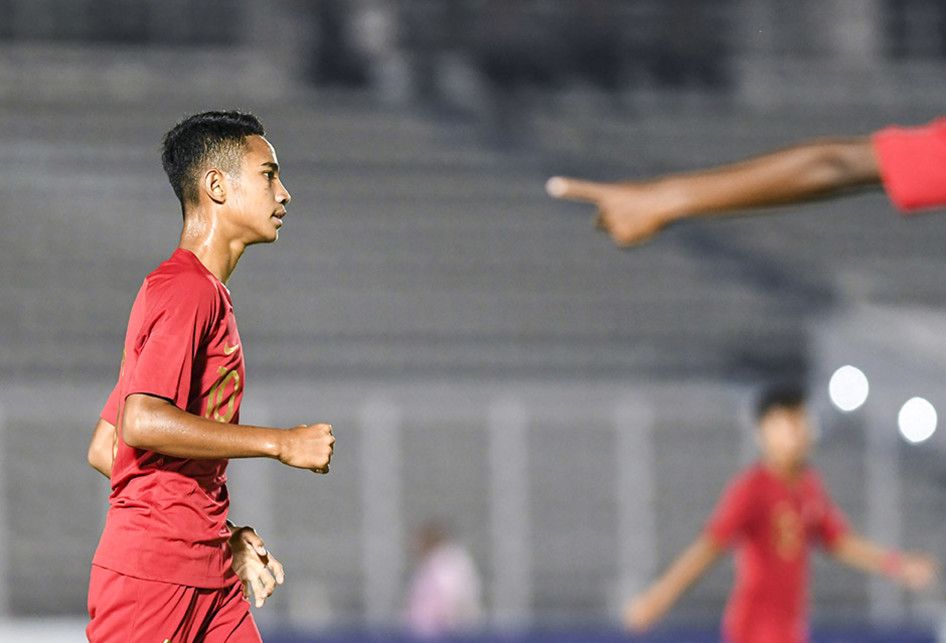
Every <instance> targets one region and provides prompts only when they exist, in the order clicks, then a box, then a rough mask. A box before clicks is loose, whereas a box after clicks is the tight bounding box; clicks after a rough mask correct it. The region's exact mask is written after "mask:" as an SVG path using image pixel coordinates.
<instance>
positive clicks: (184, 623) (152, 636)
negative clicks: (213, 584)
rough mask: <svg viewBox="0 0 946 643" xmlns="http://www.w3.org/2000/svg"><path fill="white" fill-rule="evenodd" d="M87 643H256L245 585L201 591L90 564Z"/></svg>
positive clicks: (256, 635)
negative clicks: (145, 642)
mask: <svg viewBox="0 0 946 643" xmlns="http://www.w3.org/2000/svg"><path fill="white" fill-rule="evenodd" d="M89 618H90V621H89V625H88V627H86V629H85V633H86V636H87V637H88V638H89V641H90V642H91V643H98V642H100V641H101V642H103V643H104V642H107V643H112V642H113V641H116V642H117V641H121V642H122V643H126V642H128V643H130V642H132V641H148V643H159V642H161V641H170V642H171V643H189V642H190V641H205V642H206V643H217V642H223V641H226V642H227V643H260V642H261V641H262V640H263V639H262V638H261V637H260V633H259V630H258V629H257V627H256V621H254V620H253V615H252V614H250V604H249V602H248V601H247V600H246V599H245V598H243V586H242V585H241V584H240V583H239V582H237V583H235V584H234V585H232V586H231V587H223V588H220V589H202V588H200V587H188V586H186V585H174V584H171V583H162V582H160V581H153V580H142V579H140V578H132V577H131V576H125V575H123V574H119V573H118V572H113V571H112V570H110V569H105V568H104V567H98V566H97V565H93V566H92V574H91V577H90V579H89Z"/></svg>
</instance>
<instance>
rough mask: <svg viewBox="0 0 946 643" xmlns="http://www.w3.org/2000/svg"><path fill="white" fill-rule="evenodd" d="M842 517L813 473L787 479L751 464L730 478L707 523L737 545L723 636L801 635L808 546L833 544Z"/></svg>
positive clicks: (780, 638)
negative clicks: (732, 587)
mask: <svg viewBox="0 0 946 643" xmlns="http://www.w3.org/2000/svg"><path fill="white" fill-rule="evenodd" d="M846 531H847V524H846V521H845V519H844V517H843V515H842V514H841V512H840V511H839V510H838V509H837V507H835V505H834V503H833V502H832V501H831V498H830V497H829V496H828V493H827V491H825V489H824V486H823V485H822V484H821V480H820V478H819V477H818V475H817V474H816V473H815V472H814V471H812V470H811V469H807V470H806V471H805V472H804V473H802V475H801V476H800V477H798V478H797V479H795V480H792V481H788V480H785V479H783V478H780V477H778V476H776V475H775V474H774V473H772V472H771V471H769V470H768V469H767V468H765V467H763V466H761V465H758V466H755V467H753V468H751V469H749V470H748V471H746V472H744V473H743V474H741V475H739V476H738V477H737V478H736V479H735V480H733V481H732V482H731V483H730V485H729V488H728V489H727V490H726V492H725V494H724V495H723V497H722V499H721V500H720V502H719V505H718V506H717V508H716V510H715V512H714V513H713V516H712V517H711V518H710V520H709V523H708V525H707V527H706V532H707V535H708V536H709V537H710V538H711V539H712V540H713V541H714V542H715V543H716V544H717V545H719V546H721V547H722V546H728V545H731V544H734V545H736V546H737V547H738V553H737V560H736V582H735V588H734V589H733V592H732V595H731V596H730V600H729V605H728V606H727V608H726V615H725V617H724V621H723V632H724V634H725V636H726V640H727V641H728V642H729V643H802V642H803V641H806V640H807V601H808V592H807V589H808V550H809V548H810V547H811V545H812V544H816V543H817V544H821V545H826V546H829V547H830V546H832V545H833V544H834V543H835V542H836V541H837V540H838V538H840V537H841V536H842V535H843V534H844V533H845V532H846Z"/></svg>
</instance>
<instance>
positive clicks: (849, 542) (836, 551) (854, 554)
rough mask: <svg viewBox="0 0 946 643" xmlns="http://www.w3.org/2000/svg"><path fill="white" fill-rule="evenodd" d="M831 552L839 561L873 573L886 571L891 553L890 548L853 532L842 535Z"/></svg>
mask: <svg viewBox="0 0 946 643" xmlns="http://www.w3.org/2000/svg"><path fill="white" fill-rule="evenodd" d="M831 553H832V555H833V556H834V557H835V558H837V559H838V560H839V561H840V562H842V563H844V564H846V565H850V566H851V567H855V568H857V569H860V570H861V571H865V572H868V573H873V574H883V573H886V572H887V571H888V570H887V566H888V565H889V561H890V557H891V555H892V554H893V552H891V550H890V549H887V548H886V547H881V546H880V545H877V544H875V543H872V542H870V541H867V540H864V539H863V538H861V537H859V536H856V535H853V534H848V535H845V536H842V537H841V538H840V539H839V540H838V542H837V543H836V544H835V546H834V548H833V549H832V550H831Z"/></svg>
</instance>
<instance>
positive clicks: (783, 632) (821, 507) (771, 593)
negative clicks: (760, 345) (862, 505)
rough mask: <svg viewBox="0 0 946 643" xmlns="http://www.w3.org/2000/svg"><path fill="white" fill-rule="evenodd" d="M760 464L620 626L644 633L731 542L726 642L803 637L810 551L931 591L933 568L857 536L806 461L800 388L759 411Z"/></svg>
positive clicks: (780, 392)
mask: <svg viewBox="0 0 946 643" xmlns="http://www.w3.org/2000/svg"><path fill="white" fill-rule="evenodd" d="M756 421H757V438H758V443H759V446H760V449H761V460H760V461H759V463H758V464H756V465H754V466H752V467H750V468H749V469H747V470H746V471H744V472H742V473H741V474H739V475H737V476H736V477H735V478H734V479H733V480H732V481H731V482H730V484H729V486H728V488H727V489H726V491H725V493H724V494H723V496H722V498H721V500H720V501H719V505H718V506H717V508H716V510H715V512H714V513H713V514H712V516H711V517H710V519H709V521H708V523H707V525H706V528H705V530H704V531H703V533H702V534H701V535H700V536H699V537H698V538H697V539H696V540H695V541H694V542H693V543H692V544H691V545H690V546H689V547H687V549H686V550H685V551H684V552H683V553H682V554H681V555H680V556H679V557H678V558H677V559H676V560H675V561H674V562H673V563H672V564H671V565H670V568H669V569H668V570H667V571H666V572H665V573H664V574H663V575H662V576H661V577H660V578H659V579H658V580H657V581H656V582H655V583H654V584H653V585H652V586H651V587H650V588H648V589H647V590H646V591H644V592H643V593H642V594H640V595H639V596H637V597H636V598H634V599H633V600H631V601H630V602H629V603H628V605H627V608H626V609H625V613H624V622H625V625H626V626H627V627H628V628H629V629H631V630H634V631H642V630H646V629H648V628H650V627H651V626H652V625H653V624H654V623H656V622H657V621H658V620H659V619H660V618H661V617H662V616H663V615H664V614H665V613H666V612H667V610H669V609H670V608H671V607H672V606H673V604H674V603H675V602H676V601H677V599H678V598H679V597H680V596H681V595H682V594H683V593H684V591H686V589H687V588H689V587H690V586H691V585H693V583H695V582H696V581H697V579H699V578H700V576H702V575H703V573H704V572H706V571H707V570H708V569H709V568H710V566H711V565H712V564H713V563H714V562H715V561H716V560H717V559H718V558H719V557H720V555H721V554H722V553H723V552H724V551H725V550H726V549H727V548H728V547H730V546H733V547H735V548H736V550H737V564H736V580H735V587H734V588H733V591H732V594H731V595H730V599H729V603H728V605H727V607H726V613H725V616H724V619H723V634H724V638H725V640H726V641H727V643H803V642H804V641H807V640H808V623H807V603H808V552H809V550H810V549H811V547H812V546H813V545H820V546H822V547H824V548H825V549H826V550H827V551H828V552H829V553H830V554H831V555H832V556H833V557H834V558H835V559H837V560H838V561H840V562H842V563H844V564H846V565H850V566H851V567H855V568H857V569H860V570H863V571H866V572H871V573H875V574H882V575H885V576H888V577H889V578H891V579H892V580H894V581H896V582H898V583H901V584H902V585H904V586H906V587H908V588H910V589H913V590H920V589H924V588H926V587H927V586H929V585H930V584H931V583H932V581H933V580H934V578H935V575H936V568H937V564H936V562H935V561H934V560H933V559H932V558H930V557H928V556H926V555H923V554H913V553H905V552H899V551H895V550H891V549H887V548H884V547H882V546H880V545H877V544H875V543H872V542H870V541H868V540H865V539H864V538H862V537H860V536H858V535H857V534H855V533H854V532H853V531H851V529H850V528H849V527H848V525H847V522H846V521H845V519H844V516H843V515H842V513H841V512H840V510H838V508H837V507H836V506H835V505H834V503H833V502H832V501H831V498H830V496H829V495H828V492H827V491H826V490H825V488H824V486H823V485H822V482H821V479H820V477H819V475H818V474H817V472H816V471H815V470H814V469H813V468H812V467H810V466H809V465H808V463H807V462H808V452H809V446H810V441H811V429H810V426H809V422H808V418H807V415H806V410H805V398H804V394H803V392H802V391H801V389H797V388H794V387H790V386H780V387H774V388H772V389H769V390H768V391H766V392H765V393H763V395H762V396H761V398H760V399H759V402H758V404H757V408H756Z"/></svg>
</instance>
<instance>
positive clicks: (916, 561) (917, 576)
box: [899, 554, 939, 591]
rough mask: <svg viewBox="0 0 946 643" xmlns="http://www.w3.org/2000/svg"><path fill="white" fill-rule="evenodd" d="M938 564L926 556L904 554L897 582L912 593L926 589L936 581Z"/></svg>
mask: <svg viewBox="0 0 946 643" xmlns="http://www.w3.org/2000/svg"><path fill="white" fill-rule="evenodd" d="M938 571H939V564H938V563H937V562H936V560H935V559H934V558H932V557H930V556H927V555H926V554H904V556H903V561H902V563H901V568H900V573H899V580H900V582H901V583H902V584H903V585H904V586H906V587H907V588H909V589H911V590H913V591H922V590H925V589H927V588H928V587H929V586H930V585H932V584H933V581H935V580H936V577H937V574H938Z"/></svg>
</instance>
